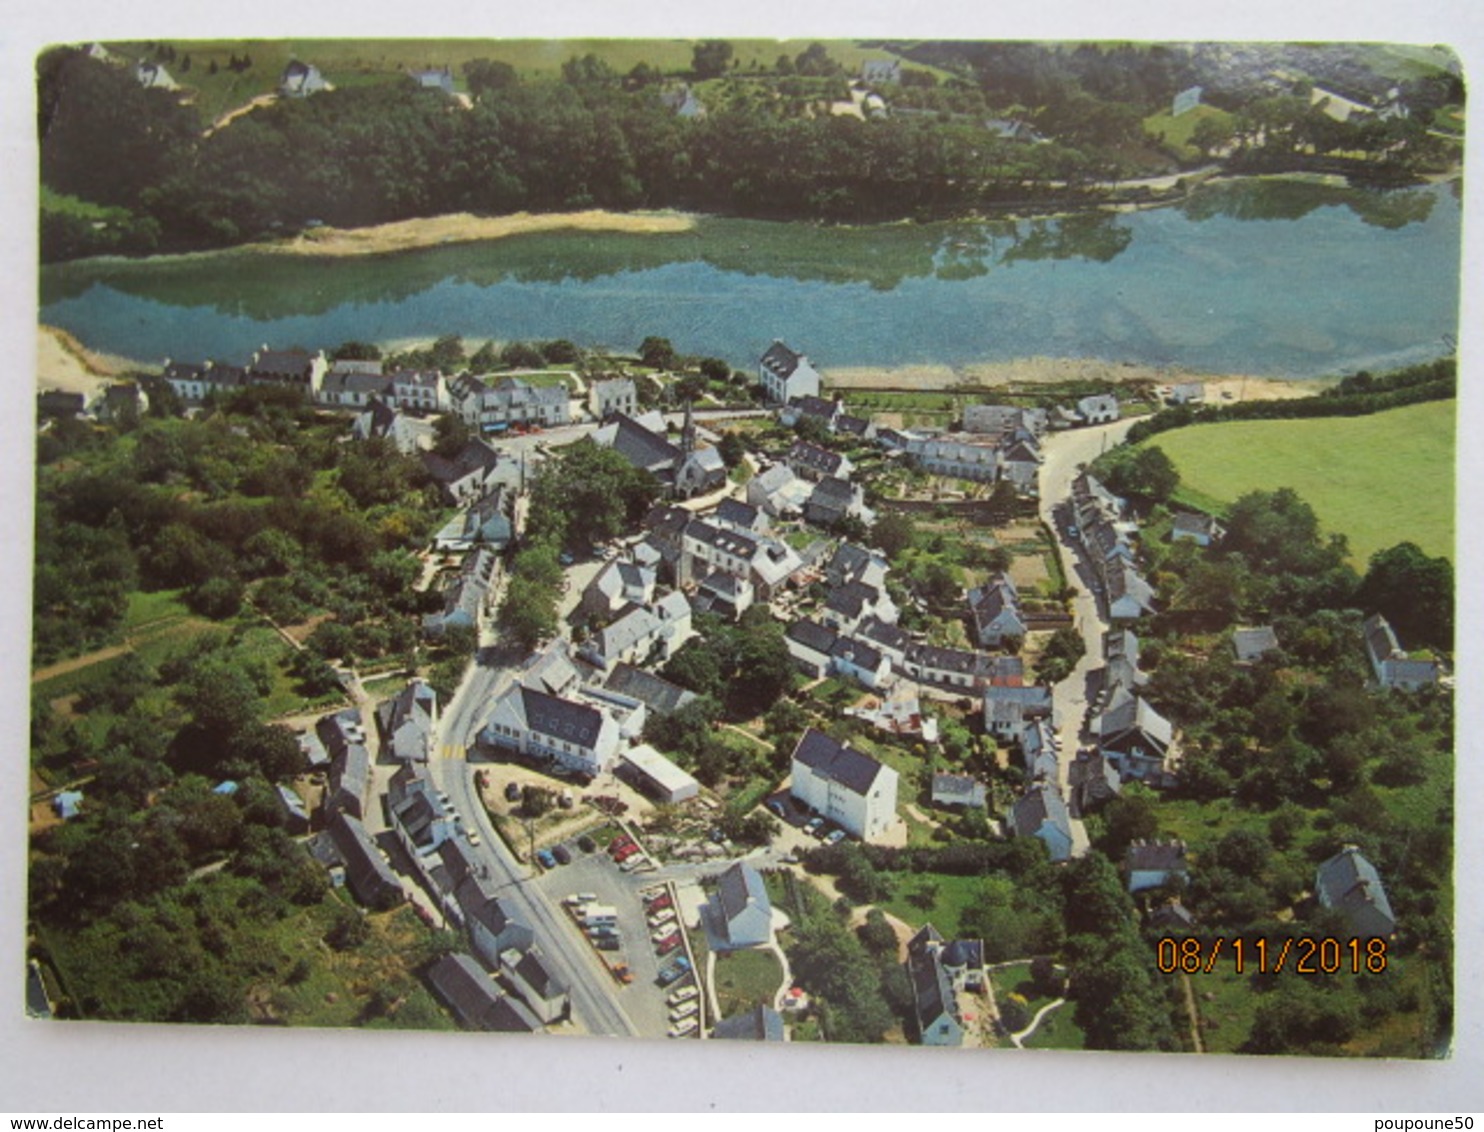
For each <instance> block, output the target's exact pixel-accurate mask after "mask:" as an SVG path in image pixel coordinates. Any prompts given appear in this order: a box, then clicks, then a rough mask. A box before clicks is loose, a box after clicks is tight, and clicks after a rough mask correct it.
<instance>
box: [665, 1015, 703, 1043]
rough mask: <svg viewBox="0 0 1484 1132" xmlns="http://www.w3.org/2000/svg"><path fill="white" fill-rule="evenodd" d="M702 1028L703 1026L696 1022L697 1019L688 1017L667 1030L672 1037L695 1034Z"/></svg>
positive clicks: (684, 1036)
mask: <svg viewBox="0 0 1484 1132" xmlns="http://www.w3.org/2000/svg"><path fill="white" fill-rule="evenodd" d="M700 1028H701V1027H700V1026H699V1025H698V1024H697V1023H696V1020H695V1019H694V1018H687V1019H686V1020H685V1021H684V1022H681V1023H680V1024H679V1025H677V1026H671V1027H670V1028H669V1029H668V1030H667V1031H665V1032H666V1033H667V1034H669V1035H670V1037H672V1038H686V1037H689V1036H690V1035H691V1034H694V1033H695V1032H696V1031H697V1030H699V1029H700Z"/></svg>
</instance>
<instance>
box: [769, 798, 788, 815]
mask: <svg viewBox="0 0 1484 1132" xmlns="http://www.w3.org/2000/svg"><path fill="white" fill-rule="evenodd" d="M768 809H769V810H771V811H772V812H773V814H774V815H776V816H777V817H780V818H787V817H788V815H787V814H786V813H784V812H783V803H782V802H779V801H772V802H769V803H768Z"/></svg>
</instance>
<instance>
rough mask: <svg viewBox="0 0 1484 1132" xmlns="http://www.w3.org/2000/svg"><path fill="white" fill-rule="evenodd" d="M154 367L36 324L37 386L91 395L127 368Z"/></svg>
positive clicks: (52, 327) (54, 328) (63, 332)
mask: <svg viewBox="0 0 1484 1132" xmlns="http://www.w3.org/2000/svg"><path fill="white" fill-rule="evenodd" d="M155 368H157V367H155V366H150V365H145V364H143V363H140V362H134V361H131V360H130V359H128V358H120V357H116V356H115V355H112V354H100V353H97V352H95V351H93V350H89V349H88V348H87V347H86V346H84V345H83V344H82V343H81V342H79V341H78V340H77V339H76V338H74V337H73V336H72V335H70V334H68V333H67V332H66V331H65V330H58V329H57V328H56V327H55V326H39V327H37V333H36V388H37V389H59V390H61V391H63V392H65V393H83V394H87V395H91V394H93V393H95V392H97V391H98V390H100V389H102V388H103V386H105V385H107V384H108V383H109V381H111V380H112V379H114V378H116V377H118V376H119V375H120V374H123V373H126V372H128V371H130V370H151V369H155Z"/></svg>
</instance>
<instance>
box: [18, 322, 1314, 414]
mask: <svg viewBox="0 0 1484 1132" xmlns="http://www.w3.org/2000/svg"><path fill="white" fill-rule="evenodd" d="M435 340H436V339H435V338H434V337H432V336H429V337H426V338H399V339H393V340H389V341H382V342H377V343H376V345H377V346H378V347H379V348H380V349H381V350H382V351H383V352H384V353H388V354H390V353H397V352H403V351H406V350H409V349H414V348H422V347H426V346H429V345H431V344H432V343H433V342H434V341H435ZM611 352H612V353H613V354H615V355H618V354H621V353H623V351H621V350H613V351H611ZM159 371H160V362H159V361H158V360H157V361H153V362H147V361H141V360H139V359H135V358H126V357H122V356H120V355H116V354H108V353H103V352H100V351H96V350H92V349H89V348H88V347H87V346H85V345H84V344H83V343H82V342H81V341H79V340H78V339H77V337H76V336H74V335H73V334H71V333H69V332H68V331H66V330H63V329H61V328H59V327H55V326H49V325H47V324H45V323H39V324H38V325H37V374H36V388H37V389H38V390H50V389H56V390H64V391H67V392H84V393H92V392H95V391H97V390H98V389H100V388H102V386H104V385H106V384H107V383H108V382H109V381H111V380H113V379H115V378H117V377H119V376H120V375H122V374H124V373H127V372H144V373H158V372H159ZM820 374H821V376H822V377H823V378H824V388H825V390H829V391H840V392H845V391H852V392H907V393H942V394H955V393H956V394H960V395H968V396H975V395H978V394H980V393H989V392H992V391H993V390H995V389H997V388H1001V387H1005V386H1009V385H1051V384H1056V383H1060V382H1069V381H1108V382H1112V383H1114V384H1117V385H1124V384H1130V383H1136V382H1152V383H1154V384H1156V385H1174V384H1178V383H1181V382H1190V381H1199V382H1202V383H1204V384H1205V386H1206V389H1207V396H1208V398H1209V399H1211V400H1218V399H1219V400H1221V401H1225V402H1236V401H1242V400H1286V399H1290V398H1294V397H1310V396H1313V395H1314V394H1316V393H1319V392H1321V391H1322V390H1324V389H1327V388H1329V387H1330V386H1332V385H1333V384H1335V382H1337V381H1338V380H1339V378H1338V377H1337V376H1332V377H1271V376H1266V375H1263V374H1244V373H1211V372H1207V371H1202V370H1197V369H1189V368H1185V367H1182V366H1175V365H1150V364H1146V363H1142V362H1110V361H1106V360H1102V359H1097V358H1076V357H1066V358H1058V357H1048V356H1044V355H1037V356H1032V357H1025V358H1013V359H1009V360H1005V361H985V362H970V363H968V364H966V365H962V366H949V365H939V364H926V365H924V364H917V365H883V366H829V367H826V368H824V369H822V370H821V371H820ZM1224 393H1230V394H1231V396H1230V397H1224V396H1222V394H1224Z"/></svg>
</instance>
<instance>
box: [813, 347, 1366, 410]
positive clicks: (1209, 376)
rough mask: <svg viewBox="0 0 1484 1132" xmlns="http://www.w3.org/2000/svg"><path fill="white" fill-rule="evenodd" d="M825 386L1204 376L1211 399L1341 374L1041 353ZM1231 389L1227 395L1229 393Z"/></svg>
mask: <svg viewBox="0 0 1484 1132" xmlns="http://www.w3.org/2000/svg"><path fill="white" fill-rule="evenodd" d="M820 376H821V377H823V378H824V386H825V388H826V389H828V390H833V391H840V392H846V391H849V392H881V393H888V392H903V393H943V394H949V395H952V394H959V395H966V396H974V395H977V394H979V393H980V392H981V391H983V392H988V391H992V390H994V389H996V388H1001V387H1006V386H1010V385H1054V384H1060V383H1063V382H1072V381H1107V382H1111V383H1113V384H1115V385H1126V384H1133V383H1139V382H1150V383H1153V384H1155V385H1178V384H1181V383H1184V382H1197V381H1198V382H1201V383H1202V384H1204V385H1205V386H1206V393H1207V399H1208V402H1209V401H1221V402H1225V403H1235V402H1237V401H1254V400H1266V401H1280V400H1291V399H1293V398H1296V397H1312V396H1314V395H1315V394H1318V393H1321V392H1323V391H1324V390H1326V389H1329V388H1330V387H1332V386H1333V385H1335V384H1336V383H1337V382H1338V381H1339V380H1340V379H1339V377H1338V376H1328V377H1273V376H1269V375H1265V374H1251V373H1212V372H1209V371H1204V370H1198V369H1192V368H1187V367H1184V366H1178V365H1151V364H1147V363H1143V362H1110V361H1106V360H1103V359H1100V358H1071V357H1069V358H1057V357H1047V356H1044V355H1037V356H1032V357H1026V358H1014V359H1011V360H1008V361H995V362H970V363H968V364H967V365H963V366H948V365H909V366H830V367H827V368H824V369H822V370H820ZM1228 394H1229V396H1228Z"/></svg>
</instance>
